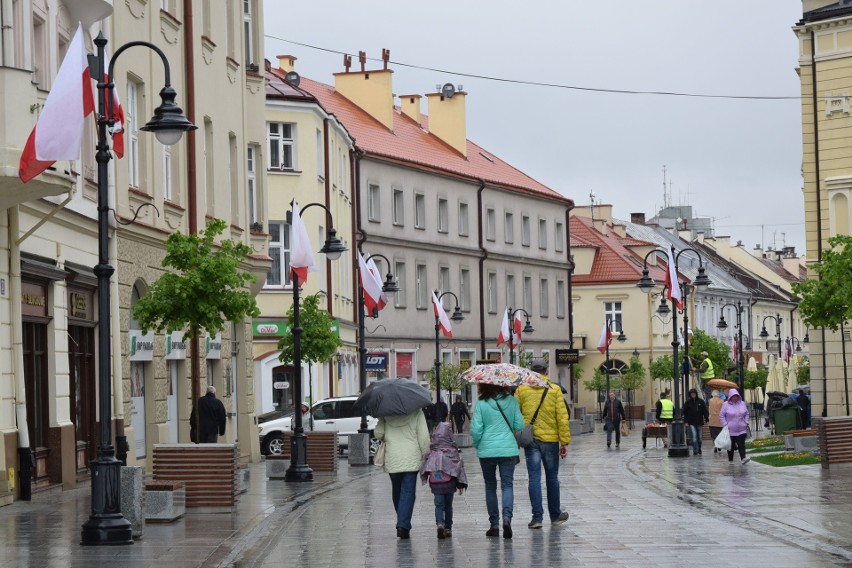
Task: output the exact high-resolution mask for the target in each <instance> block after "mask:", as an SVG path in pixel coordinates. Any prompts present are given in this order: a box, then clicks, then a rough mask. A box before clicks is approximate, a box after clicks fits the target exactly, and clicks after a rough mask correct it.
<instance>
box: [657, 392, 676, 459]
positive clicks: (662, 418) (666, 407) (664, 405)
mask: <svg viewBox="0 0 852 568" xmlns="http://www.w3.org/2000/svg"><path fill="white" fill-rule="evenodd" d="M673 419H674V403H673V402H672V401H671V399H670V398H669V391H665V392H663V394H661V395H660V400H658V401H657V422H659V423H660V424H663V425H664V426H668V425H669V424H671V423H672V420H673ZM667 434H668V435H671V432H667ZM663 447H664V448H668V447H669V440H668V436H666V437H665V438H663Z"/></svg>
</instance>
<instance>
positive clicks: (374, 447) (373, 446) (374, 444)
mask: <svg viewBox="0 0 852 568" xmlns="http://www.w3.org/2000/svg"><path fill="white" fill-rule="evenodd" d="M379 444H381V442H380V441H379V440H377V439H376V438H373V435H372V434H370V457H371V458H372V457H374V456H375V455H376V451H377V450H378V449H379Z"/></svg>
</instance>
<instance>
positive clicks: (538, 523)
mask: <svg viewBox="0 0 852 568" xmlns="http://www.w3.org/2000/svg"><path fill="white" fill-rule="evenodd" d="M527 526H528V527H529V528H531V529H540V528H541V520H540V519H533V520H531V521H530V522H529V524H528V525H527Z"/></svg>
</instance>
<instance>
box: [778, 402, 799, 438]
mask: <svg viewBox="0 0 852 568" xmlns="http://www.w3.org/2000/svg"><path fill="white" fill-rule="evenodd" d="M774 414H775V434H776V435H779V436H780V435H781V434H783V433H784V432H787V431H788V430H801V429H802V416H801V414H800V411H799V408H798V407H794V408H776V409H775V413H774Z"/></svg>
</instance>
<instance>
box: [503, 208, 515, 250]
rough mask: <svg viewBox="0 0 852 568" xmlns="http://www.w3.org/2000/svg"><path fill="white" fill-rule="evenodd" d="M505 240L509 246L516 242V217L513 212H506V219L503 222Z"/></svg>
mask: <svg viewBox="0 0 852 568" xmlns="http://www.w3.org/2000/svg"><path fill="white" fill-rule="evenodd" d="M503 240H504V241H506V243H507V244H512V243H514V242H515V216H514V215H513V214H512V212H511V211H506V214H505V219H504V220H503Z"/></svg>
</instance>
